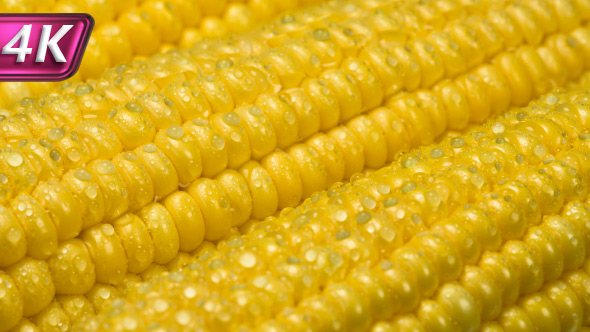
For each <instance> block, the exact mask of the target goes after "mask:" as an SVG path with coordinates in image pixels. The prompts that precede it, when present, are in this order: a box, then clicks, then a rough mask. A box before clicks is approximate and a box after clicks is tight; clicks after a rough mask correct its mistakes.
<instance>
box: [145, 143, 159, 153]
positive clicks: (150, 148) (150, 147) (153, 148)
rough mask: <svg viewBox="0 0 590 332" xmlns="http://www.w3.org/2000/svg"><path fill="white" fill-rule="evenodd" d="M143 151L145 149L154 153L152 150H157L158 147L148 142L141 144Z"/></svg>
mask: <svg viewBox="0 0 590 332" xmlns="http://www.w3.org/2000/svg"><path fill="white" fill-rule="evenodd" d="M143 151H145V152H147V153H154V152H156V151H158V148H157V147H156V145H155V144H153V143H148V144H146V145H144V146H143Z"/></svg>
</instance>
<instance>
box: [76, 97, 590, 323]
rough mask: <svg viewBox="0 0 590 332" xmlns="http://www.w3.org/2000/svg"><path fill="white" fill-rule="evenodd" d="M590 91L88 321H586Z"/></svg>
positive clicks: (199, 262)
mask: <svg viewBox="0 0 590 332" xmlns="http://www.w3.org/2000/svg"><path fill="white" fill-rule="evenodd" d="M584 98H588V97H587V95H586V94H585V93H570V94H565V93H561V94H550V95H547V96H545V97H543V99H541V100H540V101H539V102H536V103H533V104H532V106H530V107H528V108H522V109H517V110H515V111H512V112H509V113H508V114H506V115H505V116H503V117H501V118H499V119H498V120H496V121H494V122H491V123H489V124H486V125H485V126H483V127H481V128H479V129H478V130H477V131H474V132H471V133H469V134H467V135H465V136H462V137H461V136H459V137H455V138H450V137H449V138H447V139H445V140H443V142H441V143H440V144H437V145H434V146H429V147H423V148H419V149H418V150H415V151H412V152H410V153H407V154H405V155H403V156H401V158H400V159H399V160H397V161H395V162H394V163H393V164H392V165H391V166H389V167H385V168H383V169H381V170H379V171H377V172H375V173H374V174H373V175H371V176H368V177H358V178H357V179H356V180H353V182H352V183H351V184H349V185H336V186H334V187H332V188H331V189H330V190H328V191H326V192H322V193H319V194H317V195H315V196H313V197H312V198H310V199H308V200H306V201H305V202H304V204H302V205H301V206H299V207H298V208H296V209H292V210H285V211H284V212H283V213H281V215H280V216H278V217H271V218H269V219H267V220H265V221H264V222H262V223H258V224H253V225H252V226H250V227H249V229H248V230H247V232H248V234H247V235H244V236H232V237H230V238H227V239H225V240H222V241H221V242H220V243H219V245H218V249H213V250H209V249H206V248H203V249H201V250H198V251H197V252H196V253H195V257H194V258H193V259H192V260H188V261H186V262H185V265H184V267H182V268H181V269H180V270H176V271H178V272H170V273H161V274H159V275H155V276H153V277H152V279H151V281H147V282H143V283H139V284H136V285H135V286H132V287H131V288H129V289H127V292H126V297H125V301H126V303H125V304H123V303H121V304H120V307H117V309H108V310H107V311H106V312H105V313H104V314H102V315H100V314H99V315H98V316H96V317H95V318H92V319H90V320H88V321H87V322H86V323H84V324H82V325H80V328H82V329H92V328H94V329H101V328H104V327H105V326H109V327H110V328H112V329H115V330H119V329H120V330H124V329H125V328H128V327H129V326H135V327H134V329H135V328H136V329H140V330H141V329H143V328H147V326H153V327H154V328H189V329H195V328H203V329H206V330H220V329H222V330H238V329H242V330H256V331H267V330H274V331H276V330H279V331H283V330H284V331H291V330H299V329H314V330H315V329H318V330H319V329H324V328H325V329H330V330H332V329H334V330H339V329H342V328H346V329H347V330H348V329H350V330H367V329H369V327H370V326H371V325H372V324H374V326H373V328H372V329H373V331H390V330H395V329H394V327H395V326H397V327H400V326H401V327H406V326H408V328H409V327H411V326H418V328H420V327H421V328H422V329H423V330H425V331H447V330H448V331H477V330H479V328H480V326H482V324H483V323H484V322H491V321H497V323H498V324H491V323H486V324H484V325H485V328H486V329H496V328H498V327H500V328H503V329H504V330H511V327H514V326H518V325H519V324H521V325H523V324H524V325H523V326H530V327H532V328H533V329H534V328H543V327H553V328H558V330H577V329H578V328H580V327H581V325H582V324H586V323H583V322H587V320H586V319H587V316H588V315H589V314H588V313H587V312H586V306H585V305H583V304H582V302H583V301H584V298H585V295H584V294H585V293H586V292H588V291H589V290H588V289H587V287H586V285H584V282H583V280H585V279H584V278H585V273H586V269H587V268H586V265H584V262H585V261H587V260H586V252H587V250H588V247H589V244H590V242H588V240H590V237H589V234H590V228H588V226H587V223H586V221H587V218H588V215H589V212H588V211H590V207H589V206H588V205H587V203H584V202H585V201H586V199H587V197H588V188H587V182H585V180H584V179H585V178H586V177H587V174H588V173H587V171H588V169H589V167H590V166H589V165H590V164H588V160H589V159H588V158H589V156H590V155H589V154H588V153H590V150H588V146H587V134H586V132H587V130H588V128H587V127H585V126H584V125H582V123H583V120H582V119H584V118H585V116H586V112H587V106H586V104H585V103H584V101H583V100H585V99H584ZM526 128H531V129H530V130H529V129H526ZM523 130H524V131H523ZM554 130H557V131H558V132H562V134H560V135H558V137H561V138H563V140H557V141H556V140H555V137H556V135H554V134H551V133H552V132H553V131H554ZM519 136H526V137H528V139H527V140H522V139H518V137H519ZM459 188H461V190H459ZM271 248H272V249H271ZM546 248H547V249H546ZM262 298H263V299H264V300H262ZM136 301H140V302H142V301H145V307H143V308H137V307H136V306H135V305H134V303H136ZM195 303H197V305H196V306H195ZM154 311H155V312H158V313H159V315H157V316H154V315H153V314H152V313H153V312H154ZM395 314H398V315H400V316H398V317H397V318H393V317H394V315H395ZM379 320H381V321H383V322H381V323H378V321H379ZM386 321H391V322H392V323H387V322H386ZM526 324H528V325H526ZM339 326H340V327H339Z"/></svg>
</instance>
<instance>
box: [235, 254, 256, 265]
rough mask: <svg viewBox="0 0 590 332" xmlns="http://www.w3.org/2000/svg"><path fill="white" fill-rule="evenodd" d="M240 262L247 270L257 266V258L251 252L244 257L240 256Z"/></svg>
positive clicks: (243, 255)
mask: <svg viewBox="0 0 590 332" xmlns="http://www.w3.org/2000/svg"><path fill="white" fill-rule="evenodd" d="M239 262H240V265H242V266H243V267H245V268H247V269H248V268H251V267H253V266H254V265H256V256H254V254H252V253H251V252H244V253H242V255H240V259H239Z"/></svg>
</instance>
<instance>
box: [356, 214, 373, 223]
mask: <svg viewBox="0 0 590 332" xmlns="http://www.w3.org/2000/svg"><path fill="white" fill-rule="evenodd" d="M369 220H371V213H370V212H367V211H363V212H361V213H359V214H357V215H356V222H357V223H358V224H365V223H367V222H368V221H369Z"/></svg>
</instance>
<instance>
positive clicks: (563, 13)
mask: <svg viewBox="0 0 590 332" xmlns="http://www.w3.org/2000/svg"><path fill="white" fill-rule="evenodd" d="M451 2H452V1H451ZM578 2H579V1H578ZM481 3H482V4H483V2H481ZM381 5H382V6H383V4H381ZM552 5H553V6H554V7H555V9H556V10H555V12H556V13H557V15H556V13H555V12H554V11H553V9H552V8H551V7H550V6H548V5H547V4H546V3H545V2H540V4H539V3H537V2H535V3H532V4H531V5H530V6H532V7H531V8H532V10H531V9H529V8H526V7H522V8H521V7H516V9H514V8H512V7H509V9H508V11H507V12H501V13H500V14H498V13H496V12H494V14H493V17H492V21H493V22H496V23H497V24H499V25H500V26H501V29H504V30H506V31H508V32H509V34H507V36H508V37H510V38H514V42H511V43H510V45H518V44H519V43H520V42H522V39H523V38H522V33H521V32H520V29H521V28H519V27H518V26H517V25H515V23H514V21H513V20H517V19H521V18H522V19H525V20H529V21H530V20H532V21H531V22H524V23H523V25H524V27H525V28H527V29H529V30H532V31H535V30H534V29H532V28H534V27H538V26H540V25H541V23H545V21H548V22H557V21H559V22H568V24H567V25H564V24H560V27H561V28H562V30H563V31H568V29H570V28H571V27H572V26H575V24H576V23H579V22H580V20H581V19H582V18H585V13H586V10H585V7H584V3H576V4H575V6H574V7H572V8H574V9H580V10H579V11H575V10H571V9H570V8H569V7H565V9H564V8H562V7H564V5H563V4H560V3H556V4H552ZM369 6H371V5H369ZM402 7H403V9H404V11H403V14H405V15H402V13H401V10H400V9H399V8H396V9H397V12H398V14H397V15H392V17H389V16H387V17H388V19H390V20H393V17H396V19H397V20H402V21H403V24H404V25H405V26H406V28H407V30H408V31H414V30H415V27H414V29H411V28H409V27H412V26H414V25H418V26H420V29H418V31H419V32H422V31H426V30H428V29H429V28H432V26H430V24H431V23H432V22H430V23H425V22H421V23H420V24H417V23H416V22H414V21H415V20H416V19H418V18H416V15H418V16H419V15H422V16H423V17H421V18H420V19H418V21H421V20H424V21H428V20H430V19H433V17H432V16H433V13H435V15H434V16H435V17H440V16H442V15H443V14H446V15H447V16H450V17H453V18H458V17H465V8H463V7H461V6H457V4H456V3H455V4H453V5H452V6H448V5H438V7H437V6H434V7H433V6H432V5H425V4H423V3H418V4H410V7H409V8H408V6H407V5H405V6H402ZM412 7H417V8H418V9H416V8H412ZM488 7H489V4H483V6H482V8H479V9H477V10H474V8H471V7H469V6H467V9H468V10H471V11H473V12H476V13H483V12H485V11H486V10H487V8H488ZM513 7H514V6H513ZM449 8H451V9H453V11H455V12H453V13H452V14H450V15H449V13H448V12H445V11H446V10H448V9H449ZM457 12H460V13H461V14H459V13H457ZM533 13H534V14H535V15H536V16H537V17H535V16H534V15H533ZM408 14H410V17H413V19H410V22H408V21H407V19H408ZM508 14H510V15H508ZM378 15H380V16H382V15H384V13H383V10H380V11H378ZM412 15H413V16H412ZM568 15H569V16H568ZM304 18H306V17H304ZM373 19H374V18H373ZM427 19H428V20H427ZM382 20H383V19H382ZM382 20H377V23H376V27H377V28H383V27H382V26H380V25H383V24H382V22H381V21H382ZM283 21H284V20H283ZM288 21H289V22H288V23H293V18H291V19H290V20H288ZM373 21H374V20H372V22H373ZM435 21H437V24H436V27H439V26H441V25H442V23H441V22H439V21H440V19H435ZM306 23H307V21H306ZM396 24H397V25H396V26H397V27H398V30H399V23H396ZM478 24H479V25H481V24H484V25H485V24H487V23H485V22H484V23H480V22H479V20H478V19H477V18H475V19H471V20H470V25H471V26H474V27H475V26H477V25H478ZM394 25H395V24H394ZM488 25H489V24H488ZM386 26H387V24H386ZM543 26H544V28H545V30H546V32H551V31H554V30H555V28H556V27H557V25H556V24H555V23H551V24H546V25H543ZM466 27H467V26H465V25H458V24H456V25H455V27H454V28H453V29H451V30H457V29H458V31H457V32H456V33H455V32H454V31H451V32H452V33H453V34H455V35H457V33H458V35H459V36H462V37H461V38H462V39H463V40H465V38H468V39H466V40H465V41H466V42H467V43H471V44H474V43H475V44H476V45H477V44H478V41H477V40H474V39H473V38H472V37H473V35H471V36H470V35H469V34H467V33H466V32H472V30H471V31H470V30H468V29H467V30H466ZM480 28H483V30H482V29H478V28H477V27H476V30H479V32H480V33H484V34H485V33H488V35H485V37H486V38H489V37H494V36H495V35H497V33H496V34H494V31H493V30H494V28H493V27H491V29H492V30H491V31H488V30H489V28H490V27H486V26H484V27H480ZM334 29H335V27H331V28H330V29H329V30H328V31H333V32H334ZM486 29H487V30H486ZM270 30H273V29H270ZM318 30H323V29H318ZM504 30H502V32H505V31H504ZM343 31H344V32H346V31H349V33H348V34H346V33H345V34H344V35H343V34H342V31H339V32H338V33H337V34H336V36H340V37H343V38H347V37H346V36H347V35H350V31H354V30H350V29H348V28H345V29H344V30H343ZM527 31H528V30H527ZM527 31H525V32H527ZM539 31H540V30H539ZM324 32H325V30H324ZM489 33H492V34H489ZM539 33H541V35H542V32H538V33H536V34H535V38H528V39H529V40H531V41H532V42H535V41H538V40H540V37H541V35H539ZM316 34H317V33H316ZM324 34H325V33H324ZM504 34H505V35H506V33H504ZM254 37H256V36H254ZM349 37H350V36H349ZM445 38H446V37H445V36H444V34H442V35H440V34H439V35H436V37H434V40H433V42H434V44H435V45H437V42H439V44H440V43H442V44H440V47H443V48H444V49H445V50H448V49H449V48H448V47H447V46H448V45H446V43H447V42H448V41H447V40H445ZM486 38H484V39H486ZM111 39H113V38H111ZM356 39H358V38H357V36H354V42H355V43H357V41H356ZM402 40H403V39H402ZM341 42H344V43H345V45H347V44H350V43H351V41H348V42H347V41H341ZM493 43H494V45H488V46H492V47H487V48H486V49H487V50H488V51H491V52H492V53H493V52H497V51H498V49H499V47H500V46H501V44H498V43H497V37H496V40H495V42H493ZM152 44H153V43H144V45H152ZM422 44H424V43H423V42H422ZM425 45H426V47H427V48H428V47H429V45H430V44H428V43H426V44H424V45H421V46H425ZM430 46H432V45H430ZM468 46H469V47H471V48H473V45H468ZM357 47H358V46H357ZM437 47H438V46H437ZM112 48H113V49H116V50H121V47H120V45H119V46H117V47H112ZM472 51H473V50H472ZM480 53H481V52H480ZM100 58H101V59H104V58H106V57H100ZM471 58H472V59H473V60H472V61H470V63H473V62H474V61H475V62H476V61H477V59H478V58H479V56H475V57H471ZM443 59H444V60H447V59H448V57H445V58H443ZM445 62H446V61H445ZM447 64H448V63H445V65H447ZM454 64H455V65H456V64H458V63H457V62H454ZM17 90H21V91H23V89H20V88H19V89H17ZM11 92H12V93H13V94H14V93H15V92H18V91H11ZM17 95H18V93H17Z"/></svg>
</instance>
